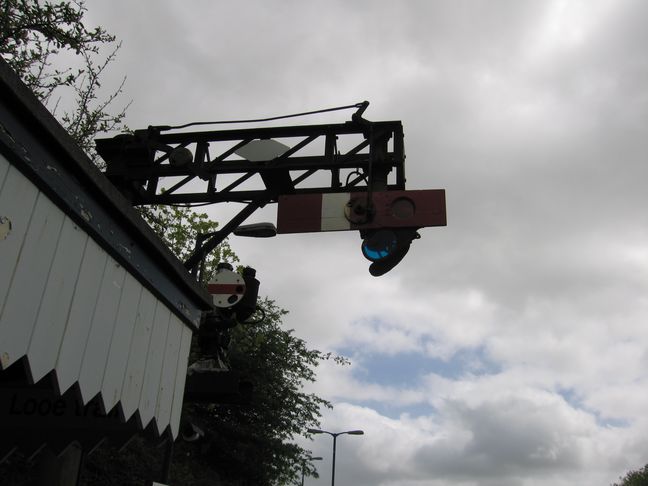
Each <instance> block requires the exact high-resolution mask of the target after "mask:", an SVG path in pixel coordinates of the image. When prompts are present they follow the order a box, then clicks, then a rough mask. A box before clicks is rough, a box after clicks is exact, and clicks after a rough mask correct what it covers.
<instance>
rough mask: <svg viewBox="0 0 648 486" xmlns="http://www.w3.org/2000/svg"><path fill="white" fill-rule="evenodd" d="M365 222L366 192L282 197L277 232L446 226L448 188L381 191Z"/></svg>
mask: <svg viewBox="0 0 648 486" xmlns="http://www.w3.org/2000/svg"><path fill="white" fill-rule="evenodd" d="M371 200H372V204H373V208H374V211H375V213H374V215H373V217H372V218H371V221H370V222H368V223H365V222H364V221H365V219H366V218H365V216H364V213H363V211H362V209H363V208H364V206H365V205H366V201H367V193H366V192H351V193H328V194H293V195H285V196H279V201H278V202H279V204H278V209H277V233H308V232H318V231H345V230H360V229H372V228H424V227H427V226H446V204H445V190H444V189H425V190H412V191H380V192H374V193H373V194H372V197H371Z"/></svg>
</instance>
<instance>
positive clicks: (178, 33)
mask: <svg viewBox="0 0 648 486" xmlns="http://www.w3.org/2000/svg"><path fill="white" fill-rule="evenodd" d="M87 6H88V9H89V13H88V20H89V22H90V23H92V24H100V25H103V26H104V27H106V28H107V29H108V30H109V31H110V32H112V33H114V34H116V35H117V36H118V38H119V39H121V40H122V41H123V47H122V49H121V51H120V53H119V59H118V61H117V62H116V63H115V64H114V65H113V67H112V68H111V73H110V75H109V77H108V78H107V80H106V81H107V82H114V83H116V82H118V80H119V78H120V76H122V75H127V77H128V79H127V83H126V88H125V91H126V98H127V99H132V100H133V104H132V106H131V107H130V109H129V114H128V119H127V123H128V125H129V126H130V127H131V128H144V127H146V126H148V125H149V124H167V123H168V124H180V123H185V122H188V121H195V120H213V119H232V118H250V117H263V116H274V115H282V114H287V113H294V112H302V111H307V110H313V109H319V108H326V107H331V106H339V105H346V104H350V103H356V102H359V101H362V100H369V101H370V102H371V105H370V107H369V109H368V110H367V111H366V112H365V117H366V118H367V119H369V120H374V121H379V120H402V122H403V125H404V130H405V136H406V138H405V143H406V152H407V175H408V188H409V189H427V188H444V189H445V190H446V194H447V207H448V226H447V227H445V228H427V229H424V230H421V234H422V239H420V240H418V241H415V242H414V244H413V246H412V248H411V250H410V252H409V254H408V255H407V257H406V258H405V260H404V261H403V262H402V263H401V264H400V265H399V266H398V267H396V268H395V269H394V270H393V271H392V272H390V273H388V274H386V275H385V276H383V277H380V278H374V277H372V276H370V275H369V273H368V271H367V268H368V262H367V261H366V260H365V259H364V258H363V257H362V255H361V253H360V249H359V246H360V239H359V237H358V235H357V233H352V232H344V233H334V234H307V235H280V236H279V237H277V238H274V239H271V240H245V239H242V238H232V239H231V244H232V246H233V248H234V249H235V250H236V251H237V252H238V253H239V255H240V256H241V258H242V260H243V262H244V263H245V264H248V265H250V266H253V267H255V268H256V269H257V271H258V277H259V279H260V280H261V282H262V284H261V285H262V293H264V294H265V295H268V296H270V297H272V298H274V299H276V300H277V301H278V303H279V304H280V305H281V306H282V307H284V308H286V309H288V310H289V311H290V314H289V315H288V317H287V318H286V321H285V322H286V326H287V327H289V328H294V329H295V330H296V333H297V335H298V336H300V337H303V338H304V339H306V340H307V341H308V344H309V346H310V347H312V348H317V349H321V350H324V351H329V350H330V351H335V352H339V353H342V354H344V355H346V356H348V357H349V358H350V359H351V361H352V364H351V365H350V366H347V367H336V366H328V365H327V366H323V367H321V369H320V372H319V381H318V382H317V384H316V385H315V386H314V387H313V389H314V391H316V392H317V393H318V394H319V395H321V396H323V397H324V398H327V399H329V400H331V401H332V402H333V403H334V405H335V407H334V409H333V410H332V411H324V415H323V421H322V427H323V428H324V429H327V430H331V431H342V430H349V429H363V430H364V431H365V435H364V436H362V437H360V436H343V437H340V438H339V440H338V462H337V474H336V480H337V482H338V484H340V485H344V484H346V485H357V486H427V485H430V486H459V485H461V486H550V485H551V486H563V485H565V486H567V485H569V486H573V485H608V484H610V482H612V481H614V480H616V479H617V478H618V477H619V476H620V475H622V474H623V473H624V472H625V471H627V470H629V469H636V468H638V467H641V466H643V465H644V464H646V463H648V414H647V413H646V410H648V322H647V317H648V211H647V208H648V191H646V182H647V181H648V164H647V161H648V136H647V133H646V132H647V129H648V84H647V82H648V56H647V55H646V46H647V45H648V2H644V1H640V0H634V1H632V0H616V1H611V0H587V1H584V0H583V1H578V0H572V1H558V0H556V1H553V0H546V1H540V0H537V1H525V0H508V1H498V0H492V1H467V0H465V1H464V0H447V1H433V0H429V1H422V0H421V1H398V2H396V1H386V0H385V1H371V2H370V1H354V2H351V1H342V0H335V1H327V2H313V1H305V0H300V1H297V0H293V1H288V0H286V1H279V0H277V1H273V2H270V1H262V0H256V1H236V2H234V1H229V2H225V1H213V0H194V1H192V2H181V1H175V2H171V1H168V0H157V1H153V0H145V1H138V2H132V1H130V0H111V1H110V2H105V1H101V0H91V1H88V2H87ZM349 116H350V112H346V113H345V112H341V113H335V114H332V115H327V116H318V117H313V118H312V119H311V120H306V121H307V122H309V123H320V122H321V123H324V122H330V121H332V122H343V121H346V120H347V119H349ZM288 123H290V121H288ZM225 206H226V205H223V207H222V208H221V207H218V206H215V207H213V208H210V209H208V211H209V213H210V214H211V215H213V217H214V219H217V220H223V215H225V214H228V213H227V211H228V209H227V208H226V207H225ZM270 216H272V212H271V211H266V212H265V213H263V214H261V215H259V216H257V217H256V218H255V219H253V220H263V218H267V217H270ZM303 443H304V445H305V446H306V447H308V448H310V449H311V450H312V451H313V454H314V455H316V456H323V457H324V460H323V461H321V462H319V463H318V465H319V466H320V467H319V469H320V474H321V478H320V479H319V480H314V479H307V481H306V484H308V485H319V486H323V485H326V484H329V483H330V467H331V445H332V442H331V438H330V437H327V436H316V437H315V440H314V441H306V440H304V441H303Z"/></svg>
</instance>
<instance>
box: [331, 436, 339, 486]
mask: <svg viewBox="0 0 648 486" xmlns="http://www.w3.org/2000/svg"><path fill="white" fill-rule="evenodd" d="M331 435H332V436H333V472H332V473H331V486H335V445H336V442H337V436H338V434H331Z"/></svg>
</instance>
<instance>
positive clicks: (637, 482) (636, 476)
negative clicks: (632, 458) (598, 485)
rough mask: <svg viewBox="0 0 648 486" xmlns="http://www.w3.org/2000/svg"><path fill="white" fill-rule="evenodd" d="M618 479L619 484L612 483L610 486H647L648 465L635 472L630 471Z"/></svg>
mask: <svg viewBox="0 0 648 486" xmlns="http://www.w3.org/2000/svg"><path fill="white" fill-rule="evenodd" d="M619 479H620V480H621V482H620V483H614V484H612V486H648V464H646V465H645V466H644V467H643V468H641V469H638V470H636V471H630V472H629V473H627V474H626V475H625V476H624V477H622V478H619Z"/></svg>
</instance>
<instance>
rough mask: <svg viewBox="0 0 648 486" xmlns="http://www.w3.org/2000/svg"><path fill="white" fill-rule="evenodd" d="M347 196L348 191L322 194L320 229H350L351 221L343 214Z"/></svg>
mask: <svg viewBox="0 0 648 486" xmlns="http://www.w3.org/2000/svg"><path fill="white" fill-rule="evenodd" d="M349 198H350V194H348V193H331V194H322V231H343V230H348V229H351V223H350V222H349V220H348V219H347V218H346V216H345V215H344V207H345V206H346V203H347V202H349Z"/></svg>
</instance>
